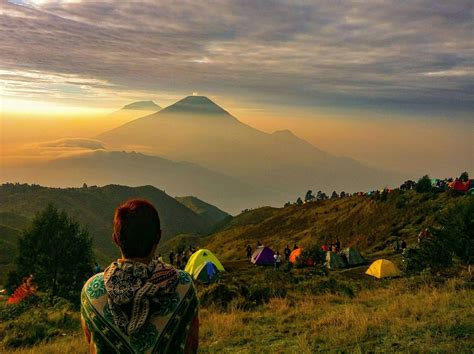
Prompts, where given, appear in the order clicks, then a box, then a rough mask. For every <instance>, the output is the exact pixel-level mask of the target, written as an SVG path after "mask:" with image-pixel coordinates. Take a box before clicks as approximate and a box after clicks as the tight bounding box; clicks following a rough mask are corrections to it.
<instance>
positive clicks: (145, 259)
mask: <svg viewBox="0 0 474 354" xmlns="http://www.w3.org/2000/svg"><path fill="white" fill-rule="evenodd" d="M122 260H123V261H131V262H138V263H143V264H149V263H150V262H151V261H152V260H153V256H147V257H128V258H127V257H125V256H124V255H122Z"/></svg>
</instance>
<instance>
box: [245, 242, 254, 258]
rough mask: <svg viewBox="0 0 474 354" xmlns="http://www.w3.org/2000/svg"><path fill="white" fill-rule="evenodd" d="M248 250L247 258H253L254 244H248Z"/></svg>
mask: <svg viewBox="0 0 474 354" xmlns="http://www.w3.org/2000/svg"><path fill="white" fill-rule="evenodd" d="M246 250H247V258H248V259H251V258H252V251H253V250H252V246H250V245H247V248H246Z"/></svg>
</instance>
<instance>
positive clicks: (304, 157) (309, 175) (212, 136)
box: [97, 96, 402, 207]
mask: <svg viewBox="0 0 474 354" xmlns="http://www.w3.org/2000/svg"><path fill="white" fill-rule="evenodd" d="M97 139H99V140H101V141H104V142H105V143H106V144H107V146H108V147H110V148H113V149H116V150H136V151H144V152H147V153H149V154H154V155H159V156H163V157H165V158H167V159H171V160H175V161H181V160H184V161H189V162H193V163H196V164H199V165H201V166H203V167H205V168H207V169H210V170H213V171H218V172H220V173H222V174H225V175H228V176H232V177H233V178H235V179H237V180H239V181H242V182H244V183H246V184H249V185H252V186H254V187H256V188H257V189H260V188H262V189H263V188H264V189H267V190H272V191H273V192H274V193H275V194H274V195H275V196H278V197H275V198H273V200H275V199H278V200H279V202H283V201H284V199H287V200H290V199H293V198H295V197H296V196H297V195H301V194H302V193H304V192H305V190H307V189H313V190H319V189H321V190H325V191H331V190H339V191H340V190H346V191H357V190H366V189H368V188H372V187H373V186H374V185H380V186H382V187H383V186H385V185H391V184H395V183H398V182H399V181H400V179H401V178H402V177H400V176H398V175H395V174H393V173H388V172H384V171H379V170H375V169H372V168H369V167H367V166H364V165H363V164H361V163H359V162H358V161H355V160H353V159H351V158H347V157H339V156H335V155H332V154H330V153H327V152H325V151H322V150H321V149H318V148H317V147H315V146H313V145H312V144H310V143H308V142H307V141H305V140H304V139H301V138H299V137H297V136H296V135H294V134H293V133H292V132H290V131H288V130H283V131H277V132H274V133H273V134H269V133H265V132H262V131H260V130H257V129H255V128H252V127H251V126H249V125H246V124H244V123H242V122H240V121H239V120H238V119H237V118H235V117H234V116H233V115H232V114H231V113H229V112H228V111H226V110H225V109H223V108H221V107H220V106H219V105H217V104H216V103H214V102H213V101H212V100H210V99H209V98H207V97H204V96H189V97H185V98H183V99H182V100H180V101H178V102H176V103H175V104H173V105H171V106H169V107H166V108H164V109H162V110H161V111H159V112H156V113H153V114H150V115H148V116H145V117H141V118H138V119H136V120H133V121H131V122H128V123H126V124H123V125H122V126H119V127H117V128H115V129H112V130H110V131H107V132H105V133H103V134H101V135H99V136H98V137H97ZM279 198H280V199H279ZM241 201H242V203H241V204H242V207H245V206H247V207H248V206H251V204H249V202H250V201H246V200H243V199H242V198H241ZM270 202H272V201H271V200H270V199H262V200H261V203H266V204H269V203H270ZM260 205H261V204H260Z"/></svg>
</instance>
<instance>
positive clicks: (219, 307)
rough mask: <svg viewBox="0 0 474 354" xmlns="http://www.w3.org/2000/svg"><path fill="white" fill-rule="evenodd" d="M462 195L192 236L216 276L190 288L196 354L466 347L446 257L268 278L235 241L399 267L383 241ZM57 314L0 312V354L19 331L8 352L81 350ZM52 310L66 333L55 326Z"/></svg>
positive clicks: (257, 217)
mask: <svg viewBox="0 0 474 354" xmlns="http://www.w3.org/2000/svg"><path fill="white" fill-rule="evenodd" d="M468 198H474V197H472V196H453V195H450V194H449V193H426V194H417V193H415V192H405V193H402V192H399V191H396V192H394V193H392V194H389V195H388V197H387V199H386V200H380V199H378V200H377V199H373V198H370V197H366V196H361V197H350V198H343V199H335V200H327V201H323V202H314V203H309V204H305V205H301V206H296V205H295V206H290V207H287V208H280V209H279V208H269V207H266V208H260V209H256V210H251V211H248V212H246V213H243V214H241V215H239V216H237V217H235V218H232V219H231V220H230V221H228V222H227V223H226V224H225V225H222V226H221V228H220V230H219V231H218V232H216V233H214V234H212V235H210V236H208V237H205V238H203V239H202V241H203V242H202V245H203V246H206V247H209V248H211V249H212V250H213V251H214V252H215V253H216V255H217V256H218V257H219V258H221V260H223V261H224V267H225V269H226V272H225V273H223V274H222V277H221V279H220V281H219V282H217V283H215V284H212V285H210V286H204V285H200V284H198V287H197V288H198V294H199V298H200V352H203V353H222V352H238V353H255V352H264V353H266V352H268V353H270V352H271V353H274V352H277V353H286V352H301V353H314V352H318V351H330V352H331V351H333V352H393V351H397V352H413V351H414V352H419V351H421V352H424V351H440V352H471V351H472V350H473V349H474V344H473V343H474V337H473V333H474V323H473V321H472V318H471V317H472V316H471V314H472V312H473V309H474V300H473V299H474V296H473V292H472V290H473V287H472V284H473V283H472V276H471V274H470V273H469V271H468V270H467V267H466V266H465V265H463V264H461V263H459V261H458V260H456V261H455V263H454V265H453V266H452V267H451V268H446V269H444V270H442V271H440V272H439V273H438V272H436V274H431V273H430V272H429V271H427V272H424V273H422V274H419V275H414V276H409V277H408V276H402V277H400V278H395V279H382V280H379V279H375V278H373V277H370V276H367V275H366V274H365V271H366V269H367V267H368V265H363V266H359V267H352V268H348V269H342V270H336V271H331V272H329V273H326V272H324V271H322V270H321V269H320V268H302V269H298V268H293V269H290V268H288V267H287V265H284V266H283V267H282V269H281V270H280V271H278V272H276V271H274V270H273V269H272V267H258V266H255V265H253V264H251V263H250V262H248V261H247V260H244V259H243V258H244V251H245V250H244V246H245V245H246V244H247V243H251V244H255V243H256V242H257V240H260V241H262V242H263V243H264V244H268V245H270V246H272V247H274V248H275V249H280V250H281V249H282V248H283V247H284V245H285V244H287V243H289V244H290V245H292V244H293V242H297V243H298V244H299V245H303V246H305V245H309V244H311V243H314V242H316V243H320V242H323V241H324V239H327V240H333V239H336V238H339V239H340V240H341V242H342V244H343V246H344V245H356V246H357V247H358V248H359V249H361V250H362V251H363V253H364V255H365V256H366V257H367V258H368V259H369V260H370V259H373V258H379V257H380V255H382V254H383V257H384V258H389V259H391V260H392V261H393V262H395V264H397V265H400V261H401V256H400V255H399V254H394V253H393V252H392V241H393V240H394V239H395V238H397V237H400V238H403V239H405V240H406V241H407V242H408V243H409V244H410V243H414V242H416V237H417V234H418V232H419V230H420V229H423V228H425V227H427V226H431V225H436V223H437V218H438V214H439V213H441V212H443V211H445V210H447V209H448V208H450V207H452V206H455V205H456V204H458V203H461V202H463V201H465V200H466V199H468ZM189 237H190V236H189V235H186V234H184V233H183V234H180V235H179V236H177V237H175V238H172V239H170V240H168V241H167V242H165V244H168V245H171V244H174V243H179V242H181V241H183V240H186V242H190V239H189ZM1 306H2V304H0V307H1ZM0 310H1V308H0ZM69 311H70V310H68V308H67V307H64V306H63V305H61V306H58V308H57V309H49V308H43V307H41V306H40V307H39V308H37V307H36V308H35V311H33V312H31V314H32V315H31V316H26V315H25V314H22V315H20V316H17V317H15V318H7V317H6V318H5V322H4V323H3V324H2V325H1V326H0V338H1V337H3V338H6V339H4V340H3V341H1V344H0V351H1V350H2V349H5V350H8V351H11V350H12V349H13V347H12V343H13V342H14V338H15V337H14V336H13V335H14V334H15V333H17V332H15V331H17V329H16V328H20V329H22V330H23V331H24V334H23V335H22V337H21V338H20V339H21V340H20V342H18V343H17V344H18V345H19V346H21V347H23V348H19V349H18V350H17V353H33V352H34V353H37V352H38V353H73V352H84V353H85V352H86V351H87V348H86V347H85V344H84V339H83V337H82V335H81V331H80V329H79V325H78V317H77V316H78V315H77V313H76V315H75V314H74V311H72V312H69ZM2 313H4V314H5V312H2V311H0V315H1V314H2ZM6 314H7V315H8V312H7V313H6ZM60 315H61V316H65V317H64V318H66V319H67V321H68V322H67V323H68V329H67V331H62V327H61V326H62V324H61V323H60V322H57V321H56V319H57V318H58V316H60ZM75 316H76V317H75ZM74 318H76V319H75V320H74ZM0 322H1V321H0ZM74 323H76V326H75V325H74ZM37 328H39V329H38V330H36V329H37ZM12 341H13V342H12ZM35 342H36V344H35V345H34V346H33V347H29V348H28V345H30V344H32V343H35ZM2 345H3V347H2ZM15 345H16V344H15Z"/></svg>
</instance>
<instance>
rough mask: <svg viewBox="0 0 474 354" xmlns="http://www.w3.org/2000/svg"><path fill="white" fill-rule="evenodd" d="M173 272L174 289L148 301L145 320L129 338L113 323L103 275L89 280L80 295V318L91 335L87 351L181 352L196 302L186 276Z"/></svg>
mask: <svg viewBox="0 0 474 354" xmlns="http://www.w3.org/2000/svg"><path fill="white" fill-rule="evenodd" d="M176 272H177V279H178V283H177V286H176V289H175V290H174V291H173V292H168V293H164V294H162V296H160V295H156V296H155V297H154V298H153V299H150V300H151V301H150V311H149V313H148V319H147V321H146V322H145V324H144V325H143V326H141V327H139V329H138V330H137V331H135V332H133V333H132V334H131V335H127V334H126V333H124V331H123V330H122V329H121V328H119V326H117V325H116V323H115V322H114V316H113V314H112V312H111V308H110V300H109V296H108V293H107V290H106V286H105V283H104V273H99V274H96V275H94V276H93V277H92V278H90V279H89V280H88V281H87V282H86V283H85V285H84V287H83V290H82V294H81V316H82V318H83V320H84V324H85V327H86V328H87V330H88V332H89V333H90V335H91V346H92V347H93V348H91V349H93V350H95V351H96V352H97V353H111V352H119V353H182V352H183V351H184V348H185V344H186V339H187V336H188V332H189V329H190V325H191V323H192V320H193V318H194V317H195V316H196V314H197V306H198V300H197V297H196V291H195V288H194V285H193V282H192V280H191V278H190V276H189V275H188V274H187V273H186V272H184V271H181V270H176Z"/></svg>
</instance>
